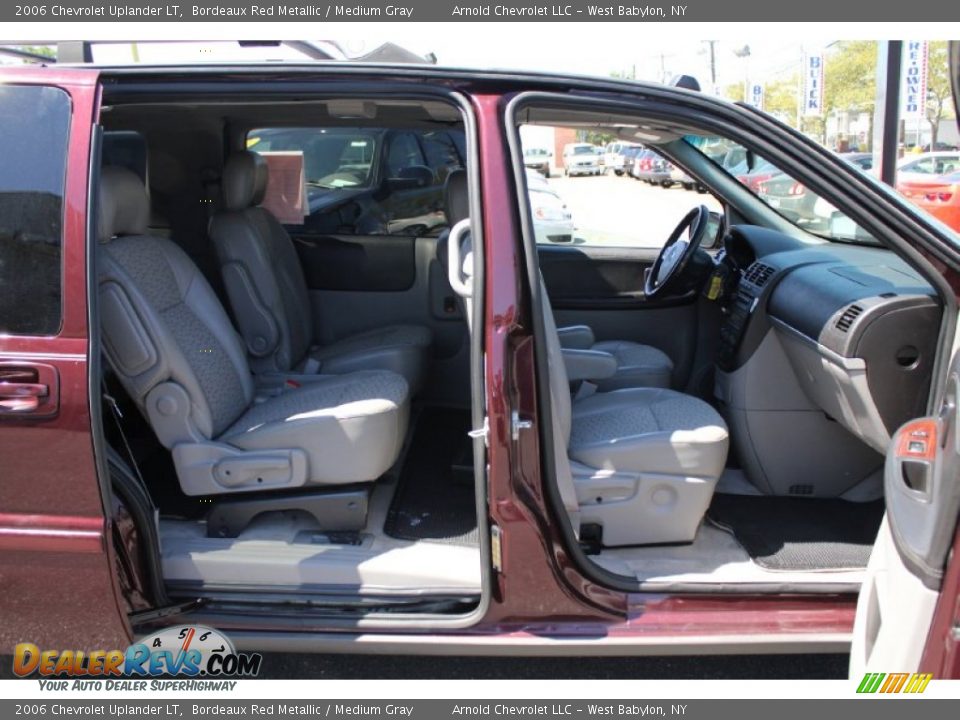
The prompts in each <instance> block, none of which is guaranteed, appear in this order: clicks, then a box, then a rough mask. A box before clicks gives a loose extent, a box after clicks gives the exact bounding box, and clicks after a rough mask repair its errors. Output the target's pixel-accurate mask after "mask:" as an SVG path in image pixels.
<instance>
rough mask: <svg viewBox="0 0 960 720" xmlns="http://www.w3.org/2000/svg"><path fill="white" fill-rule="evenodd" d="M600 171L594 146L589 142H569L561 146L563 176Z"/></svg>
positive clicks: (594, 173)
mask: <svg viewBox="0 0 960 720" xmlns="http://www.w3.org/2000/svg"><path fill="white" fill-rule="evenodd" d="M602 172H603V171H602V169H601V167H600V156H599V155H598V154H597V148H596V146H594V145H591V144H590V143H570V144H569V145H564V146H563V174H564V175H565V176H568V177H572V176H574V175H600V174H601V173H602Z"/></svg>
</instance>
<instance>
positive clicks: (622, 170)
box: [612, 145, 643, 177]
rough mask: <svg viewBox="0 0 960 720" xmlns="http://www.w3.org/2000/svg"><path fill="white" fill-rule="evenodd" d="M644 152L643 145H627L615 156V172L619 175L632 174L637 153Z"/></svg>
mask: <svg viewBox="0 0 960 720" xmlns="http://www.w3.org/2000/svg"><path fill="white" fill-rule="evenodd" d="M641 152H643V146H642V145H627V146H625V147H623V148H622V149H621V150H620V152H619V153H618V154H617V155H616V156H615V157H614V165H613V166H612V167H613V172H614V173H615V174H616V175H617V176H618V177H619V176H622V175H627V176H630V174H631V173H632V171H633V162H634V160H635V159H636V157H637V155H639V154H640V153H641Z"/></svg>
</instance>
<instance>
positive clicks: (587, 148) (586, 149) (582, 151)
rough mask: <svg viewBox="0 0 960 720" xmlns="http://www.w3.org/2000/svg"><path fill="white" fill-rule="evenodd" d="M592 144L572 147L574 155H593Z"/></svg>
mask: <svg viewBox="0 0 960 720" xmlns="http://www.w3.org/2000/svg"><path fill="white" fill-rule="evenodd" d="M593 152H594V151H593V145H577V146H576V147H575V148H573V154H574V155H593Z"/></svg>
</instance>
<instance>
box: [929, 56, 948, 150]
mask: <svg viewBox="0 0 960 720" xmlns="http://www.w3.org/2000/svg"><path fill="white" fill-rule="evenodd" d="M947 59H948V56H947V41H946V40H935V41H933V42H931V43H930V45H929V55H928V58H927V122H929V123H930V145H931V147H933V146H935V145H936V143H937V135H938V133H939V131H940V121H941V120H943V119H945V118H949V117H952V116H953V93H952V91H951V89H950V67H949V63H948V62H947Z"/></svg>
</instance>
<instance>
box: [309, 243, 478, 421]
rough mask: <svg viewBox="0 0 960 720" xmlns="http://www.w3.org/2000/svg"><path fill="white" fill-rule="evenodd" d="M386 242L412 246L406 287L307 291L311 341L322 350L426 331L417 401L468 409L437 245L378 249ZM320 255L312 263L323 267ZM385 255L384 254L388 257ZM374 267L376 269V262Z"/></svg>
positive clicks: (461, 323)
mask: <svg viewBox="0 0 960 720" xmlns="http://www.w3.org/2000/svg"><path fill="white" fill-rule="evenodd" d="M354 239H356V238H354ZM391 242H396V243H400V244H405V243H411V244H412V255H413V267H414V272H413V282H412V284H410V285H409V287H405V288H402V289H397V290H374V289H372V288H370V287H369V286H368V287H367V288H366V289H362V290H361V289H356V290H342V289H335V288H316V287H311V288H310V300H311V305H312V309H313V321H314V339H315V341H316V342H317V343H319V344H327V343H331V342H334V341H336V340H339V339H341V338H344V337H347V336H349V335H353V334H355V333H358V332H362V331H364V330H370V329H372V328H376V327H382V326H384V325H393V324H403V323H406V324H417V325H424V326H426V327H429V328H430V329H431V330H432V332H433V365H432V368H431V370H430V373H429V375H428V377H429V378H430V379H429V381H428V382H427V384H426V387H425V388H424V390H423V399H424V400H425V401H426V402H432V403H437V404H442V405H456V406H463V407H468V406H469V401H470V355H469V342H468V336H467V326H466V322H465V320H464V317H463V314H462V312H461V310H460V304H459V303H458V302H457V301H456V299H455V298H456V296H455V294H454V292H453V289H452V288H451V287H450V284H449V282H448V281H447V279H446V278H447V275H446V269H445V268H443V266H442V265H441V263H440V261H439V260H438V257H437V239H436V238H427V237H420V238H416V239H413V238H401V237H396V236H387V237H384V238H383V244H384V245H385V244H388V243H391ZM365 247H366V249H367V251H369V252H371V253H372V252H374V251H380V250H383V245H380V244H376V245H366V246H365ZM324 250H325V247H324V246H319V245H318V246H317V248H316V249H315V254H314V255H313V257H312V260H313V261H314V262H316V263H323V262H324V259H323V258H324ZM386 252H387V254H390V252H391V251H389V250H388V251H386ZM397 254H399V252H398V253H397ZM377 264H378V265H380V264H381V263H380V262H379V261H377Z"/></svg>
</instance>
